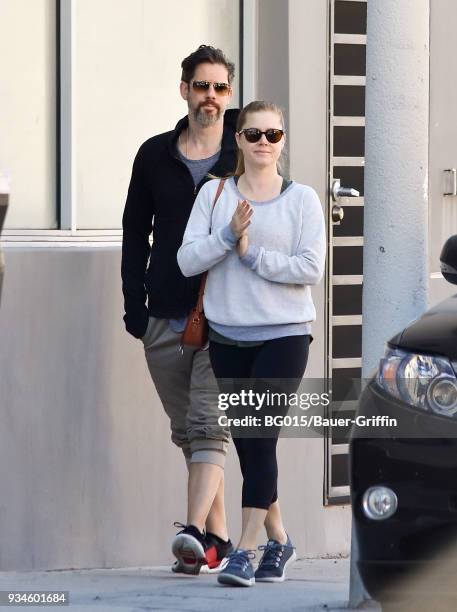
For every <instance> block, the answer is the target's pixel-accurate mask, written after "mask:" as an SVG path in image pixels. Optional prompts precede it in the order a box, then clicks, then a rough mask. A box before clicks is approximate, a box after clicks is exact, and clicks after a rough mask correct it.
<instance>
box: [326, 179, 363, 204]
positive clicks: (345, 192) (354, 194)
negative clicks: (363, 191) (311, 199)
mask: <svg viewBox="0 0 457 612" xmlns="http://www.w3.org/2000/svg"><path fill="white" fill-rule="evenodd" d="M331 192H332V198H333V201H334V202H336V201H337V200H338V198H358V197H359V195H360V193H359V192H358V191H357V189H354V188H353V187H341V181H340V179H335V180H334V181H333V183H332V190H331Z"/></svg>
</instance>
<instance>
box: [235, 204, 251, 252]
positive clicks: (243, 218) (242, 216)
mask: <svg viewBox="0 0 457 612" xmlns="http://www.w3.org/2000/svg"><path fill="white" fill-rule="evenodd" d="M253 212H254V211H253V208H252V206H251V205H250V204H249V203H248V202H246V200H243V201H242V202H241V201H240V200H238V206H237V207H236V210H235V212H234V213H233V217H232V220H231V221H230V228H231V230H232V232H233V233H234V234H235V236H236V237H237V238H241V236H243V234H244V233H245V232H246V231H247V228H248V227H249V225H250V224H251V216H252V213H253ZM246 237H247V235H246ZM246 248H247V247H246Z"/></svg>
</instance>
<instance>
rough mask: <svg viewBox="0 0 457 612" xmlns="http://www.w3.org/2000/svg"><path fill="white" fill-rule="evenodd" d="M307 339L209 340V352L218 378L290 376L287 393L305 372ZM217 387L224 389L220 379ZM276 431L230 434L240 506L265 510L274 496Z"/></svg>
mask: <svg viewBox="0 0 457 612" xmlns="http://www.w3.org/2000/svg"><path fill="white" fill-rule="evenodd" d="M309 343H310V336H309V335H305V336H286V337H284V338H275V339H273V340H267V341H266V342H264V343H263V344H262V345H259V346H253V347H238V346H234V345H227V344H220V343H219V342H213V341H211V342H210V345H209V354H210V359H211V365H212V367H213V370H214V374H215V376H216V378H218V379H247V378H252V379H263V380H265V379H294V380H291V381H290V383H291V384H288V385H287V393H292V392H295V391H296V390H297V389H298V386H299V383H300V379H301V378H302V377H303V374H304V372H305V368H306V364H307V361H308V350H309ZM284 382H285V381H284ZM219 387H220V389H221V391H222V390H225V389H223V386H222V385H221V382H219ZM283 390H284V389H283ZM278 434H279V431H277V432H276V433H275V434H274V437H260V438H244V437H238V438H237V437H233V442H234V444H235V447H236V450H237V453H238V458H239V461H240V467H241V473H242V475H243V492H242V504H241V505H242V507H243V508H263V509H265V510H267V509H268V508H269V507H270V505H271V504H272V503H274V502H275V501H276V500H277V499H278V491H277V483H278V463H277V459H276V446H277V443H278Z"/></svg>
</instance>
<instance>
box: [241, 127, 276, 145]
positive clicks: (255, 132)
mask: <svg viewBox="0 0 457 612" xmlns="http://www.w3.org/2000/svg"><path fill="white" fill-rule="evenodd" d="M238 134H240V135H241V134H244V137H245V138H246V140H247V141H248V142H259V140H260V139H261V138H262V134H265V138H266V139H267V140H268V142H271V143H272V144H275V143H277V142H279V141H280V140H281V138H282V137H283V136H284V130H276V129H274V128H270V129H268V130H265V132H262V131H260V130H259V129H258V128H245V129H244V130H241V131H240V132H238Z"/></svg>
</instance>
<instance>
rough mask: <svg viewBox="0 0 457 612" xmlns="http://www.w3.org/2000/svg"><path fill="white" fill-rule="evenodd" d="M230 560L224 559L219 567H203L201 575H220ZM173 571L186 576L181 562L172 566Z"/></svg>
mask: <svg viewBox="0 0 457 612" xmlns="http://www.w3.org/2000/svg"><path fill="white" fill-rule="evenodd" d="M227 563H228V558H227V557H224V558H223V559H222V561H221V562H220V563H219V565H218V566H217V567H212V568H210V567H208V564H206V565H202V566H201V568H200V574H219V573H220V572H221V571H222V570H223V569H224V568H225V566H226V565H227ZM171 571H172V572H173V573H174V574H185V573H186V572H185V571H184V566H183V564H182V563H181V562H180V561H175V563H174V565H172V566H171Z"/></svg>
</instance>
